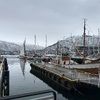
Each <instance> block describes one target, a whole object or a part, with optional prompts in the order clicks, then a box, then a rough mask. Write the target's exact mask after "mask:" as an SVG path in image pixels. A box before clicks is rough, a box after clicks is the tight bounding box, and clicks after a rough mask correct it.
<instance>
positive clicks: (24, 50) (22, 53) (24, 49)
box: [19, 39, 27, 59]
mask: <svg viewBox="0 0 100 100" xmlns="http://www.w3.org/2000/svg"><path fill="white" fill-rule="evenodd" d="M25 44H26V39H25V40H24V42H23V45H22V47H21V49H20V55H19V58H22V59H26V58H27V56H26V46H25Z"/></svg>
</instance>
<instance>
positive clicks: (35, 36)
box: [34, 35, 36, 53]
mask: <svg viewBox="0 0 100 100" xmlns="http://www.w3.org/2000/svg"><path fill="white" fill-rule="evenodd" d="M34 45H35V48H34V49H35V50H34V51H35V53H36V35H34Z"/></svg>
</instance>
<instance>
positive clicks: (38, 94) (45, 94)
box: [0, 90, 57, 100]
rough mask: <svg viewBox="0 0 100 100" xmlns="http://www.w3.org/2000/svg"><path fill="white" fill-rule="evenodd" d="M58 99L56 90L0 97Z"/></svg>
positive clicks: (1, 98) (25, 99) (34, 99)
mask: <svg viewBox="0 0 100 100" xmlns="http://www.w3.org/2000/svg"><path fill="white" fill-rule="evenodd" d="M12 99H13V100H56V99H57V97H56V92H55V91H53V90H42V91H37V92H30V93H23V94H17V95H11V96H5V97H0V100H12Z"/></svg>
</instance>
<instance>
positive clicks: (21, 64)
mask: <svg viewBox="0 0 100 100" xmlns="http://www.w3.org/2000/svg"><path fill="white" fill-rule="evenodd" d="M25 63H26V60H25V59H20V67H21V70H22V74H23V76H24V78H25Z"/></svg>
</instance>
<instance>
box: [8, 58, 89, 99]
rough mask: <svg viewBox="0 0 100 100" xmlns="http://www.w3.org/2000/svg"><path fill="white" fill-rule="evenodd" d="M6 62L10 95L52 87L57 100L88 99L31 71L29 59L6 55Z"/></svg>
mask: <svg viewBox="0 0 100 100" xmlns="http://www.w3.org/2000/svg"><path fill="white" fill-rule="evenodd" d="M7 62H8V67H9V71H10V89H9V94H10V95H15V94H21V93H28V92H35V91H40V90H46V89H52V90H54V91H56V93H57V100H88V99H87V98H85V97H84V98H83V96H80V95H78V94H76V93H73V94H72V93H70V92H69V91H67V90H65V89H63V88H62V87H60V86H59V85H57V84H55V83H53V82H52V81H51V80H48V79H46V78H45V77H43V76H41V75H38V74H37V73H32V72H31V67H30V62H29V61H23V60H20V59H19V58H14V57H13V58H12V57H7Z"/></svg>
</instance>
